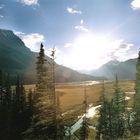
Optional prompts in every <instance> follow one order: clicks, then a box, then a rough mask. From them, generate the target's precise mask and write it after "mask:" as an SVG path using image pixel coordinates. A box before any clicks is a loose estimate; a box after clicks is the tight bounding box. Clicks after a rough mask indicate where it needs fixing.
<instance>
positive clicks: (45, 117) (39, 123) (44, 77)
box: [26, 44, 57, 140]
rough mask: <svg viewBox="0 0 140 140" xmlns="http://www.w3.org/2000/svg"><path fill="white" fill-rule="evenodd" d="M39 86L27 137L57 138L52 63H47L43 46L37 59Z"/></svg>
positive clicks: (44, 139) (38, 139)
mask: <svg viewBox="0 0 140 140" xmlns="http://www.w3.org/2000/svg"><path fill="white" fill-rule="evenodd" d="M36 64H37V68H36V70H37V84H36V93H35V95H34V107H33V110H34V112H33V119H32V124H31V127H30V129H28V130H27V131H26V135H28V137H29V138H30V139H34V140H47V139H53V140H55V139H57V138H56V130H57V129H56V106H55V98H54V97H55V95H54V92H55V91H54V83H53V77H52V72H53V71H52V69H51V68H52V67H51V62H49V61H47V60H46V58H45V54H44V48H43V45H42V44H41V47H40V52H39V56H38V57H37V63H36Z"/></svg>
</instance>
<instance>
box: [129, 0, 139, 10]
mask: <svg viewBox="0 0 140 140" xmlns="http://www.w3.org/2000/svg"><path fill="white" fill-rule="evenodd" d="M131 6H132V8H133V9H134V10H137V9H140V0H133V1H132V2H131Z"/></svg>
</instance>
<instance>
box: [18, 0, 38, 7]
mask: <svg viewBox="0 0 140 140" xmlns="http://www.w3.org/2000/svg"><path fill="white" fill-rule="evenodd" d="M18 2H20V3H22V4H24V5H27V6H31V5H38V4H39V3H38V0H18Z"/></svg>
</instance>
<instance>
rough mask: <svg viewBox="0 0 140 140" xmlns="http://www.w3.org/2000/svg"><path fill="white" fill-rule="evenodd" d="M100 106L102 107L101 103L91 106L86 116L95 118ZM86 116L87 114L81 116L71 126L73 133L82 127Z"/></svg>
mask: <svg viewBox="0 0 140 140" xmlns="http://www.w3.org/2000/svg"><path fill="white" fill-rule="evenodd" d="M100 107H101V105H98V106H90V107H89V109H88V111H87V114H86V117H87V118H93V117H94V116H95V115H96V113H97V109H98V108H100ZM84 116H85V114H84V115H82V116H80V117H79V120H78V121H77V122H76V123H75V124H74V125H73V126H72V127H71V134H73V133H74V132H75V131H76V130H78V129H79V128H80V127H81V124H82V122H83V117H84ZM90 127H92V126H90Z"/></svg>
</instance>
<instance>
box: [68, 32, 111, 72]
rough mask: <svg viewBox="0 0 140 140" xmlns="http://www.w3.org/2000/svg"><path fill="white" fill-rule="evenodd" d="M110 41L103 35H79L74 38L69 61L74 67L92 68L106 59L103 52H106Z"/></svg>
mask: <svg viewBox="0 0 140 140" xmlns="http://www.w3.org/2000/svg"><path fill="white" fill-rule="evenodd" d="M110 46H111V41H110V40H109V39H107V38H105V37H101V36H100V37H96V36H94V35H93V34H86V35H81V36H79V37H78V38H76V39H75V41H74V43H73V47H72V50H71V54H70V55H71V56H70V59H69V63H71V64H72V65H74V66H75V69H87V70H90V69H94V68H98V67H99V66H101V65H102V64H103V63H104V62H106V61H107V60H104V59H108V58H107V57H105V58H104V54H107V53H108V49H109V48H110Z"/></svg>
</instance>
